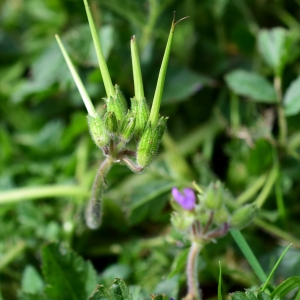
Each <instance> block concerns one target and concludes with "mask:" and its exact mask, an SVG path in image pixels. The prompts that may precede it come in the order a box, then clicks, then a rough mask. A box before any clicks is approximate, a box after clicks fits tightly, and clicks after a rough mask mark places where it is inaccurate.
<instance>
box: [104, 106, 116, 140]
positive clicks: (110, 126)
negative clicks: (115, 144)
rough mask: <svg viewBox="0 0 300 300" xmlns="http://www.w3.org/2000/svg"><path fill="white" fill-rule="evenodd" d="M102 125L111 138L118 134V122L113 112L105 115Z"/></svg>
mask: <svg viewBox="0 0 300 300" xmlns="http://www.w3.org/2000/svg"><path fill="white" fill-rule="evenodd" d="M104 125H105V129H106V131H107V133H108V134H109V135H111V136H113V135H114V134H116V133H117V132H118V121H117V118H116V115H115V113H114V112H112V111H108V112H107V113H106V114H105V117H104Z"/></svg>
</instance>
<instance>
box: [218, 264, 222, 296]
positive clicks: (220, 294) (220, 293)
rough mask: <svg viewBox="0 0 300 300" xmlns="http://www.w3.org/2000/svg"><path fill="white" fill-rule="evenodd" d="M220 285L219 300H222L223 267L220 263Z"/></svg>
mask: <svg viewBox="0 0 300 300" xmlns="http://www.w3.org/2000/svg"><path fill="white" fill-rule="evenodd" d="M219 270H220V271H219V284H218V300H222V267H221V262H219Z"/></svg>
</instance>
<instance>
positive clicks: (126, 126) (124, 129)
mask: <svg viewBox="0 0 300 300" xmlns="http://www.w3.org/2000/svg"><path fill="white" fill-rule="evenodd" d="M135 122H136V118H135V115H134V114H133V113H130V112H129V111H128V113H127V115H126V117H125V118H124V120H123V121H122V122H121V127H120V136H121V138H122V140H123V141H124V142H128V141H129V140H130V139H131V137H132V135H133V134H134V132H135Z"/></svg>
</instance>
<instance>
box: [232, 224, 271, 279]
mask: <svg viewBox="0 0 300 300" xmlns="http://www.w3.org/2000/svg"><path fill="white" fill-rule="evenodd" d="M229 231H230V233H231V235H232V237H233V239H234V240H235V242H236V243H237V245H238V246H239V248H240V249H241V251H242V252H243V254H244V256H245V258H246V259H247V261H248V263H249V264H250V266H251V268H252V269H253V271H254V273H255V274H256V275H257V277H258V278H259V280H260V281H261V282H265V281H266V280H267V276H266V274H265V272H264V271H263V269H262V267H261V265H260V264H259V262H258V260H257V259H256V257H255V255H254V254H253V252H252V250H251V249H250V247H249V245H248V243H247V242H246V240H245V238H244V237H243V235H242V234H241V232H240V231H239V230H236V229H230V230H229Z"/></svg>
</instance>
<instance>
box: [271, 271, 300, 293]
mask: <svg viewBox="0 0 300 300" xmlns="http://www.w3.org/2000/svg"><path fill="white" fill-rule="evenodd" d="M297 287H300V277H299V276H293V277H290V278H288V279H287V280H285V281H284V282H282V283H281V284H280V285H279V286H278V287H277V288H276V289H275V290H274V291H273V293H272V294H271V298H272V299H273V297H275V295H278V296H279V298H280V299H282V297H284V296H285V295H286V294H287V293H289V292H290V291H291V290H293V289H295V288H297Z"/></svg>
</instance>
